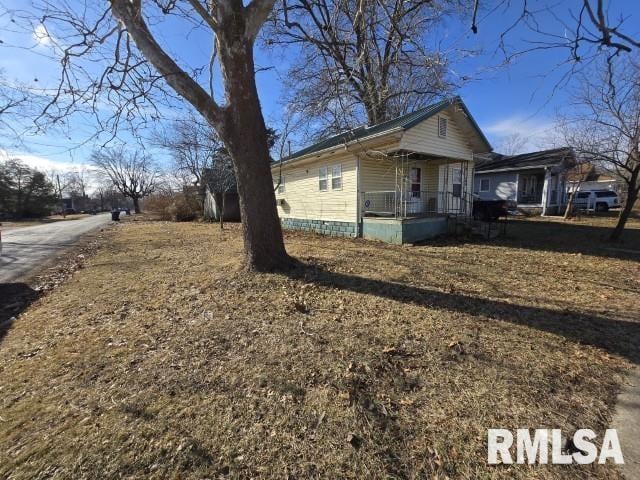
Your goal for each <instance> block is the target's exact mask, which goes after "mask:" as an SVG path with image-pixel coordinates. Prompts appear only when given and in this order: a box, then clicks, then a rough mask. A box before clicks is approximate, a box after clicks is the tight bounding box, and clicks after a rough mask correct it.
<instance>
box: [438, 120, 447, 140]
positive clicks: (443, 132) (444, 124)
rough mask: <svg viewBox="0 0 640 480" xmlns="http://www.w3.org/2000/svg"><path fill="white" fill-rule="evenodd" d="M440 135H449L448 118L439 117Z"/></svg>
mask: <svg viewBox="0 0 640 480" xmlns="http://www.w3.org/2000/svg"><path fill="white" fill-rule="evenodd" d="M438 136H439V137H446V136H447V119H446V118H444V117H438Z"/></svg>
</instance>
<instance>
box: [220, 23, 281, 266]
mask: <svg viewBox="0 0 640 480" xmlns="http://www.w3.org/2000/svg"><path fill="white" fill-rule="evenodd" d="M234 27H235V28H234ZM237 28H238V25H232V24H230V25H228V30H235V29H237ZM224 36H225V40H226V41H223V42H219V48H220V60H221V65H222V74H223V76H224V77H225V86H226V93H227V97H228V99H229V101H228V102H227V103H228V106H227V108H226V109H225V111H224V115H225V118H224V126H223V129H222V132H220V133H221V136H222V138H223V140H224V142H225V145H226V146H227V149H228V151H229V154H230V155H231V159H232V160H233V168H234V172H235V175H236V181H237V185H238V196H239V199H240V215H241V218H242V224H243V234H244V251H245V255H246V262H247V268H248V269H250V270H257V271H273V270H282V269H287V268H290V267H291V266H292V265H293V259H292V258H291V257H289V255H287V252H286V251H285V248H284V240H283V238H282V228H281V226H280V219H279V218H278V213H277V210H276V196H275V193H274V191H273V180H272V177H271V168H270V167H271V165H270V164H271V159H270V157H269V147H268V142H267V129H266V127H265V123H264V118H263V116H262V110H261V108H260V102H259V100H258V91H257V88H256V83H255V76H254V63H253V45H252V44H251V42H250V41H249V40H248V39H246V38H245V37H244V35H243V34H242V32H235V31H225V32H224ZM221 214H222V212H221Z"/></svg>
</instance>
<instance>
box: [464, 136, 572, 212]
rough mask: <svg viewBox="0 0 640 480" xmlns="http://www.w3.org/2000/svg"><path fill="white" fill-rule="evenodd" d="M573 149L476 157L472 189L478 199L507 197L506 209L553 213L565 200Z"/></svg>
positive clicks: (561, 209) (561, 207) (501, 198)
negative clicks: (507, 207)
mask: <svg viewBox="0 0 640 480" xmlns="http://www.w3.org/2000/svg"><path fill="white" fill-rule="evenodd" d="M574 165H575V155H574V153H573V150H572V149H570V148H568V147H565V148H556V149H552V150H543V151H539V152H531V153H523V154H521V155H500V154H498V153H491V154H488V155H478V156H476V171H475V180H474V192H475V194H476V195H477V197H478V198H479V199H480V200H507V202H508V206H509V207H510V208H515V209H518V210H521V211H525V212H528V213H540V214H542V215H556V214H559V213H561V212H562V211H563V209H564V207H565V206H566V203H567V174H568V172H569V170H570V169H571V168H573V166H574Z"/></svg>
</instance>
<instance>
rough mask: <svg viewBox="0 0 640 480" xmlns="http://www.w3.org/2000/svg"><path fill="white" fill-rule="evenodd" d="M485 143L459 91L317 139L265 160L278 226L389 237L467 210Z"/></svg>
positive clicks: (437, 224)
mask: <svg viewBox="0 0 640 480" xmlns="http://www.w3.org/2000/svg"><path fill="white" fill-rule="evenodd" d="M490 150H491V145H490V144H489V142H488V141H487V139H486V138H485V136H484V135H483V134H482V132H481V131H480V128H479V127H478V125H477V124H476V122H475V121H474V119H473V117H472V116H471V114H470V113H469V110H468V109H467V107H466V106H465V105H464V103H463V102H462V100H461V99H460V98H459V97H455V98H453V99H448V100H444V101H441V102H438V103H436V104H434V105H431V106H429V107H426V108H423V109H420V110H417V111H415V112H413V113H410V114H408V115H404V116H402V117H399V118H396V119H393V120H390V121H387V122H384V123H380V124H377V125H371V126H364V127H359V128H357V129H354V130H350V131H347V132H344V133H342V134H339V135H336V136H333V137H330V138H327V139H324V140H322V141H320V142H318V143H316V144H314V145H311V146H309V147H307V148H305V149H303V150H300V151H298V152H296V153H294V154H292V155H291V156H289V157H287V158H284V159H282V160H281V161H280V162H276V163H274V164H273V166H272V170H271V171H272V176H273V182H274V187H275V188H276V199H277V203H278V214H279V215H280V219H281V222H282V225H283V227H285V228H291V229H298V230H305V231H314V232H318V233H324V234H329V235H341V236H353V237H355V236H361V237H364V238H369V239H378V240H383V241H387V242H391V243H408V242H415V241H419V240H423V239H427V238H430V237H434V236H436V235H439V234H442V233H445V232H446V231H447V228H448V222H449V221H450V220H451V218H457V219H459V218H469V217H470V216H471V208H472V202H473V199H472V191H473V171H474V154H478V153H482V152H489V151H490Z"/></svg>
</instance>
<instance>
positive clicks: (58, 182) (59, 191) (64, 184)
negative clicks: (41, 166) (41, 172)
mask: <svg viewBox="0 0 640 480" xmlns="http://www.w3.org/2000/svg"><path fill="white" fill-rule="evenodd" d="M46 175H47V178H48V180H49V182H50V183H51V185H53V194H54V195H55V197H56V200H57V201H58V206H59V208H60V212H61V214H62V216H63V217H66V216H67V215H66V212H65V208H64V202H63V200H62V199H63V197H64V194H65V192H66V191H67V189H68V188H69V185H70V184H71V175H70V174H69V172H61V171H60V170H57V169H52V170H49V171H48V172H47V173H46Z"/></svg>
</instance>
